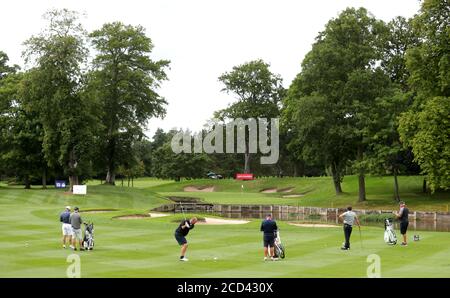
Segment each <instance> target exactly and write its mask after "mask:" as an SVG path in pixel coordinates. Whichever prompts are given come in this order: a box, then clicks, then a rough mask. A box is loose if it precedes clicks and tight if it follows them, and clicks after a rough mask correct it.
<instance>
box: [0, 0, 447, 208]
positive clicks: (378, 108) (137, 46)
mask: <svg viewBox="0 0 450 298" xmlns="http://www.w3.org/2000/svg"><path fill="white" fill-rule="evenodd" d="M449 16H450V12H449V5H448V1H447V0H425V1H423V3H422V7H421V9H420V11H419V12H418V13H417V14H416V15H415V16H414V17H413V18H411V19H405V18H403V17H396V18H394V19H393V20H391V21H390V22H388V23H386V22H384V21H382V20H379V19H376V18H375V17H374V16H373V15H371V14H370V13H369V12H368V11H367V10H366V9H364V8H359V9H355V8H348V9H346V10H344V11H342V12H341V13H340V14H339V15H338V16H337V17H336V18H333V19H331V20H329V22H328V23H327V24H326V25H325V28H324V29H323V31H321V32H319V33H318V35H317V37H316V39H315V42H314V44H313V45H312V49H311V50H310V52H309V53H307V54H306V56H305V58H304V59H303V61H302V63H301V71H300V72H299V73H298V75H297V76H296V78H295V79H294V80H293V82H292V83H291V85H290V87H289V88H288V89H285V88H283V85H282V78H281V76H280V75H278V74H276V73H273V72H271V70H270V65H269V63H267V62H265V61H263V60H261V59H256V60H253V61H248V62H246V63H243V64H240V65H237V66H234V67H233V68H232V69H231V70H230V71H224V73H223V74H222V75H221V76H220V77H219V78H218V80H219V82H221V84H222V86H223V89H222V90H221V91H222V92H225V93H226V94H228V95H230V96H232V97H233V99H234V100H235V101H234V102H232V103H231V104H229V105H228V106H227V107H224V108H223V109H221V110H218V111H215V112H214V114H213V115H211V116H212V117H214V118H216V119H218V120H219V121H220V123H217V124H216V125H225V124H226V123H227V122H228V121H230V120H232V119H235V118H242V119H244V120H245V119H250V118H280V136H279V138H280V148H279V151H280V156H279V159H278V162H277V163H276V164H273V165H261V164H260V162H259V157H260V156H261V153H251V152H250V151H249V147H248V146H249V143H248V130H247V131H246V132H247V138H246V139H245V141H246V144H245V151H244V152H242V153H233V154H230V153H212V154H206V153H192V154H189V153H181V154H175V153H174V152H173V151H172V149H171V142H172V137H173V136H174V135H176V134H177V133H184V134H189V135H191V136H192V137H194V135H195V134H194V133H193V132H189V131H182V130H177V129H173V130H170V131H167V132H165V131H163V130H161V129H158V130H156V133H155V134H154V136H153V138H152V139H148V138H147V137H146V136H145V134H144V130H145V128H146V125H147V122H148V120H149V119H151V118H152V117H164V115H165V107H166V105H167V102H166V100H165V99H164V98H163V97H162V96H160V95H159V94H158V88H159V86H160V84H161V83H162V82H164V81H165V80H166V79H167V75H166V73H165V71H166V69H167V67H168V66H169V61H168V60H158V61H155V60H152V59H151V58H150V55H151V52H152V49H153V43H152V41H151V39H150V38H149V37H148V36H146V34H145V30H144V28H142V27H141V26H131V25H126V24H123V23H120V22H113V23H108V24H104V25H103V26H102V27H101V28H99V29H97V30H94V31H93V32H91V33H87V32H86V31H85V30H84V29H83V27H82V26H81V25H80V23H79V20H78V15H77V13H76V12H73V11H68V10H53V11H50V12H48V13H47V14H46V16H45V17H46V19H47V20H48V27H47V28H45V29H44V30H43V31H42V32H41V34H39V35H37V36H32V37H31V38H29V39H28V40H27V41H26V42H25V45H26V50H25V52H24V58H25V61H26V62H27V64H28V65H30V68H28V69H27V70H26V71H21V70H20V69H19V68H18V67H17V66H11V65H9V63H8V56H7V55H6V54H5V53H3V52H0V174H3V175H6V176H9V177H16V179H18V180H19V181H21V182H24V183H25V185H26V187H29V185H30V183H31V181H36V180H39V181H42V184H43V185H44V187H45V184H46V182H47V181H49V180H51V179H53V178H58V177H69V181H70V184H71V185H74V184H77V183H79V182H80V180H82V179H84V178H86V177H98V178H101V179H103V180H104V181H105V183H108V184H113V185H114V184H115V180H116V176H120V177H127V178H128V179H133V178H134V177H138V176H154V177H160V178H167V179H174V180H180V179H182V178H187V179H194V178H204V177H206V174H207V173H208V172H211V171H212V172H216V173H218V174H221V175H223V176H224V177H233V176H234V175H235V174H236V173H237V172H247V173H249V172H251V173H254V174H255V175H257V176H319V175H329V176H331V177H332V179H331V181H330V183H331V182H332V183H333V184H334V187H335V191H336V194H338V195H339V194H341V193H342V192H344V191H345V189H342V186H341V183H342V181H343V179H344V177H345V175H349V174H356V175H357V176H358V184H359V200H360V201H364V200H366V199H367V196H366V188H365V176H366V175H367V174H375V175H392V176H393V185H394V189H395V190H394V198H395V199H396V200H399V199H400V198H399V187H400V186H399V185H398V179H397V176H398V175H401V174H419V173H421V174H423V175H424V183H427V184H428V187H429V189H431V191H436V190H439V189H444V190H447V189H449V188H450V138H449V136H450V121H449V119H450V115H449V113H450V101H449V90H450V87H449V86H450V75H449V68H450V56H449V53H450V40H449V38H450V31H449V28H450V26H449V25H450V24H449V22H450V20H449ZM90 52H92V53H94V57H93V58H92V59H88V57H89V55H88V54H89V53H90ZM293 63H295V61H293ZM183 125H184V124H182V123H180V126H183ZM205 127H207V128H205V129H203V130H202V131H201V132H196V135H201V136H205V135H206V134H208V133H209V132H211V131H212V130H213V127H211V125H210V126H205ZM222 129H223V127H222ZM224 143H225V142H224ZM191 146H194V144H193V143H192V144H191ZM424 186H425V185H424ZM424 188H426V187H424Z"/></svg>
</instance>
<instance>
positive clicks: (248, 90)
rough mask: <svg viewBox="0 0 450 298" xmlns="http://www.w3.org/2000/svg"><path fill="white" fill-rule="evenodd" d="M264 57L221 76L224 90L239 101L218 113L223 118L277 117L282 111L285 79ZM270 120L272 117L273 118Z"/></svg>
mask: <svg viewBox="0 0 450 298" xmlns="http://www.w3.org/2000/svg"><path fill="white" fill-rule="evenodd" d="M269 67H270V65H269V64H268V63H266V62H264V61H263V60H254V61H250V62H247V63H244V64H241V65H238V66H234V67H233V69H232V70H231V71H229V72H225V73H224V74H222V75H221V76H220V77H219V81H220V82H221V83H222V84H223V85H224V88H223V89H222V91H223V92H225V93H227V94H231V95H233V96H234V97H235V98H236V101H235V102H234V103H232V104H230V105H229V106H228V107H227V108H226V109H223V110H221V111H218V112H217V113H216V116H217V117H219V118H221V119H223V120H225V121H226V120H227V119H228V120H233V119H237V118H241V119H243V120H247V119H250V118H252V119H258V118H267V119H270V118H276V117H278V116H279V114H280V105H281V100H282V98H283V97H284V95H285V89H284V88H283V85H282V82H283V80H282V78H281V77H280V76H279V75H277V74H274V73H272V72H271V71H270V69H269ZM269 121H270V120H269ZM245 129H246V134H245V135H246V139H245V152H244V172H245V173H250V159H251V153H250V152H249V133H248V127H246V128H245Z"/></svg>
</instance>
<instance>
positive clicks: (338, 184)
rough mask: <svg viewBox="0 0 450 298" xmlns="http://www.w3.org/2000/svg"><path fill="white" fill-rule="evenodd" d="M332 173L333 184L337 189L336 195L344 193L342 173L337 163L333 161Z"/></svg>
mask: <svg viewBox="0 0 450 298" xmlns="http://www.w3.org/2000/svg"><path fill="white" fill-rule="evenodd" d="M331 175H332V176H333V184H334V190H335V191H336V195H340V194H342V187H341V174H340V173H339V170H338V168H337V166H336V163H333V164H332V165H331Z"/></svg>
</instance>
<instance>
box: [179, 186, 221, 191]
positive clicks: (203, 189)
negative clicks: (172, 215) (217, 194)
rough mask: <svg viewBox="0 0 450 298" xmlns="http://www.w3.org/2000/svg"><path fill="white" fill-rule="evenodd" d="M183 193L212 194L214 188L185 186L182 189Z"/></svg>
mask: <svg viewBox="0 0 450 298" xmlns="http://www.w3.org/2000/svg"><path fill="white" fill-rule="evenodd" d="M183 190H184V191H185V192H213V191H215V188H214V186H186V187H185V188H184V189H183Z"/></svg>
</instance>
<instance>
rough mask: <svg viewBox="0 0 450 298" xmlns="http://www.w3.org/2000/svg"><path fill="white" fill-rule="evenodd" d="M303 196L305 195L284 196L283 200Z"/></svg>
mask: <svg viewBox="0 0 450 298" xmlns="http://www.w3.org/2000/svg"><path fill="white" fill-rule="evenodd" d="M303 196H304V195H300V194H298V195H285V196H282V198H301V197H303Z"/></svg>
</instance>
